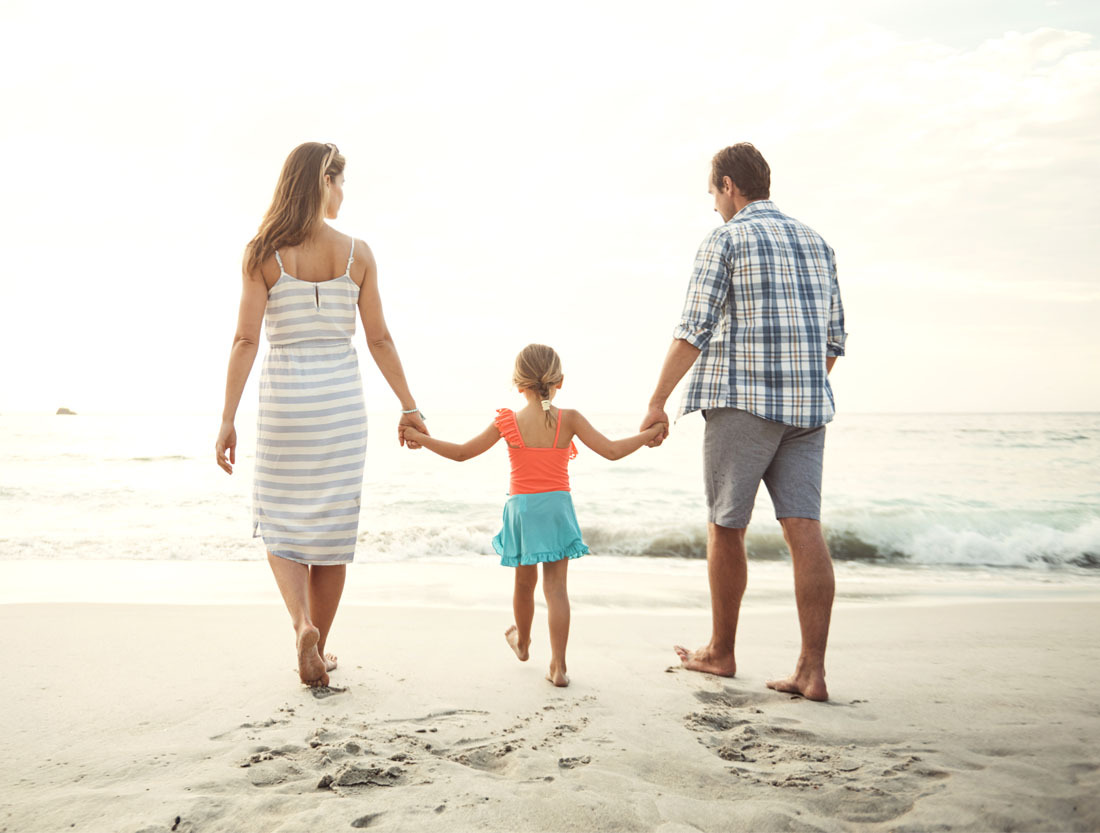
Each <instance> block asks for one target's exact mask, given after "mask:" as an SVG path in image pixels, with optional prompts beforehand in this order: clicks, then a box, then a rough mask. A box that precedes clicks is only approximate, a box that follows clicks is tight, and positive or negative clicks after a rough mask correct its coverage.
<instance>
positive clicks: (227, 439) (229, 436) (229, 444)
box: [214, 422, 237, 474]
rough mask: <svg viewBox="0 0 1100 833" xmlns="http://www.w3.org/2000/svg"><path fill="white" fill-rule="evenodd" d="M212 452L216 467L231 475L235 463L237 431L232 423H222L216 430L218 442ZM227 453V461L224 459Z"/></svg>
mask: <svg viewBox="0 0 1100 833" xmlns="http://www.w3.org/2000/svg"><path fill="white" fill-rule="evenodd" d="M214 451H215V454H216V457H217V461H218V465H219V466H221V467H222V468H223V469H225V471H226V472H227V473H228V474H232V473H233V465H232V464H233V463H236V462H237V429H236V428H234V427H233V423H232V422H223V423H222V427H221V428H220V429H219V430H218V441H217V442H216V443H215V444H214ZM227 451H228V452H229V457H228V459H226V452H227Z"/></svg>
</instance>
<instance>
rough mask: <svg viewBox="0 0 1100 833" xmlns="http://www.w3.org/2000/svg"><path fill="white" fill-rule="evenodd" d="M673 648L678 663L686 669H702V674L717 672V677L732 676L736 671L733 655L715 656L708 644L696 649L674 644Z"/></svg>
mask: <svg viewBox="0 0 1100 833" xmlns="http://www.w3.org/2000/svg"><path fill="white" fill-rule="evenodd" d="M673 650H674V651H676V655H677V656H678V657H679V658H680V664H681V665H683V666H684V668H686V669H687V670H688V671H702V672H703V673H704V674H717V675H718V676H719V677H732V676H733V675H734V674H736V673H737V663H736V662H735V661H734V659H733V657H732V656H728V657H719V656H716V655H715V654H713V653H712V652H711V650H710V646H709V645H708V646H707V647H706V648H700V649H699V650H698V651H689V650H688V649H687V648H685V647H683V646H682V645H675V646H673Z"/></svg>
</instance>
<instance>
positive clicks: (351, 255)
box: [344, 237, 355, 278]
mask: <svg viewBox="0 0 1100 833" xmlns="http://www.w3.org/2000/svg"><path fill="white" fill-rule="evenodd" d="M353 260H355V238H354V237H353V238H351V251H350V252H348V268H347V269H345V270H344V274H345V275H347V276H348V277H349V278H350V277H351V262H352V261H353Z"/></svg>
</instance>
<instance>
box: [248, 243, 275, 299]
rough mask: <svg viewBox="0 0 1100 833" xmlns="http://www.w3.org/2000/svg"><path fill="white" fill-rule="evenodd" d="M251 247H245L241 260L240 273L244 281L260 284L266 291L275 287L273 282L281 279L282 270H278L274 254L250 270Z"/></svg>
mask: <svg viewBox="0 0 1100 833" xmlns="http://www.w3.org/2000/svg"><path fill="white" fill-rule="evenodd" d="M251 254H252V247H251V246H245V249H244V256H243V257H242V258H241V272H242V274H243V276H244V279H245V280H246V281H255V282H257V283H262V284H263V285H264V286H265V287H267V289H269V290H270V289H271V287H273V286H274V285H275V282H276V281H278V280H279V278H281V277H282V271H283V270H282V269H280V268H279V264H278V262H277V261H276V260H275V253H274V252H272V253H271V254H270V255H268V256H267V257H266V258H264V259H263V260H262V261H261V262H260V265H259V266H258V267H256V268H252V269H250V268H249V266H248V262H249V260H250V259H251Z"/></svg>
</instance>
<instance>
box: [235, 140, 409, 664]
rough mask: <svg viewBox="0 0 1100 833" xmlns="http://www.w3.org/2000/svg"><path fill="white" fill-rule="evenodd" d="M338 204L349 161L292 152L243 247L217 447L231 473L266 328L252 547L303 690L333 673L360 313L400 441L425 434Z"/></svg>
mask: <svg viewBox="0 0 1100 833" xmlns="http://www.w3.org/2000/svg"><path fill="white" fill-rule="evenodd" d="M343 199H344V157H343V156H341V155H340V152H339V151H338V150H337V149H336V146H335V145H332V144H320V143H319V142H306V143H305V144H302V145H299V146H298V147H296V148H295V149H294V150H293V151H292V152H291V154H290V156H288V157H287V160H286V163H285V164H284V165H283V171H282V174H281V175H280V176H279V183H278V185H277V186H276V188H275V197H274V199H273V200H272V203H271V207H270V208H269V209H268V211H267V214H266V215H265V216H264V219H263V222H262V223H261V224H260V230H259V232H258V233H257V234H256V236H255V237H254V238H253V239H252V241H251V242H250V243H249V244H248V246H247V247H246V248H245V254H244V270H243V271H244V287H243V289H242V292H241V308H240V313H239V317H238V320H237V334H236V336H235V337H234V339H233V349H232V351H231V353H230V355H229V372H228V378H227V379H226V385H225V410H224V411H223V413H222V424H221V430H220V431H219V432H218V441H217V447H216V448H217V461H218V465H219V466H221V467H222V468H223V469H225V471H227V472H228V473H230V474H232V473H233V464H234V463H236V447H237V432H236V430H235V429H234V427H233V420H234V417H235V416H236V413H237V406H238V405H239V404H240V401H241V393H242V392H243V391H244V386H245V382H246V381H248V374H249V372H250V371H251V369H252V364H253V362H254V361H255V359H256V350H257V347H258V344H259V340H260V322H261V321H265V322H266V329H267V338H268V341H269V342H270V345H271V349H270V351H269V352H268V355H267V358H266V359H265V360H264V364H263V371H262V375H261V377H260V417H259V424H258V426H257V433H256V470H255V480H254V484H253V495H252V534H253V537H261V536H262V537H263V539H264V544H265V545H266V547H267V560H268V563H269V564H270V565H271V570H272V572H273V573H274V574H275V581H276V582H277V583H278V585H279V592H281V593H282V595H283V601H285V602H286V606H287V610H289V611H290V618H291V620H292V621H293V623H294V632H295V634H296V636H297V650H298V674H299V676H300V677H301V679H302V682H303V683H305V684H306V685H310V686H318V685H328V681H329V677H328V672H329V671H332V670H333V669H335V668H336V658H335V657H334V656H332V655H331V654H325V642H326V640H327V638H328V633H329V629H330V628H331V627H332V620H333V619H334V618H335V616H336V608H337V606H338V605H339V604H340V596H341V594H342V593H343V589H344V573H345V565H347V564H348V563H349V562H350V561H351V560H352V558H353V557H354V555H355V540H356V534H357V531H358V526H359V500H360V495H361V492H362V485H363V463H364V460H365V457H366V447H367V415H366V410H365V407H364V404H363V384H362V381H361V380H360V378H359V364H358V360H357V358H356V353H355V348H354V347H352V344H351V338H352V336H353V335H354V334H355V309H356V307H358V308H359V315H360V317H361V318H362V320H363V330H364V332H365V333H366V337H367V346H368V347H369V348H370V354H371V358H373V359H374V362H375V364H377V365H378V369H379V370H380V371H381V372H382V376H383V377H385V379H386V382H387V383H388V384H389V386H390V388H392V389H393V392H394V393H395V394H396V395H397V398H398V399H399V400H400V401H401V409H402V417H401V421H400V424H399V427H398V440H399V441H400V440H401V436H400V432H401V426H405V425H411V426H413V427H414V428H417V429H419V430H421V431H423V430H424V423H423V420H422V415H421V413H420V411H419V410H417V407H416V401H415V400H414V399H413V396H412V394H411V393H410V392H409V386H408V384H407V383H406V382H405V373H404V371H403V370H402V369H401V359H400V358H399V357H398V355H397V348H396V347H395V346H394V343H393V339H392V338H391V337H390V333H389V330H387V329H386V322H385V319H384V318H383V317H382V302H381V299H380V298H379V295H378V272H377V268H376V266H375V263H374V256H373V255H372V254H371V250H370V249H369V248H368V247H367V245H366V244H365V243H363V241H361V240H355V239H353V238H351V237H348V236H347V235H345V234H341V233H340V232H338V231H336V230H335V229H333V228H332V227H331V226H329V225H328V224H327V223H326V222H325V220H326V219H327V220H334V219H336V215H337V214H338V213H339V211H340V204H341V202H343ZM333 275H336V277H332V276H333Z"/></svg>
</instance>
